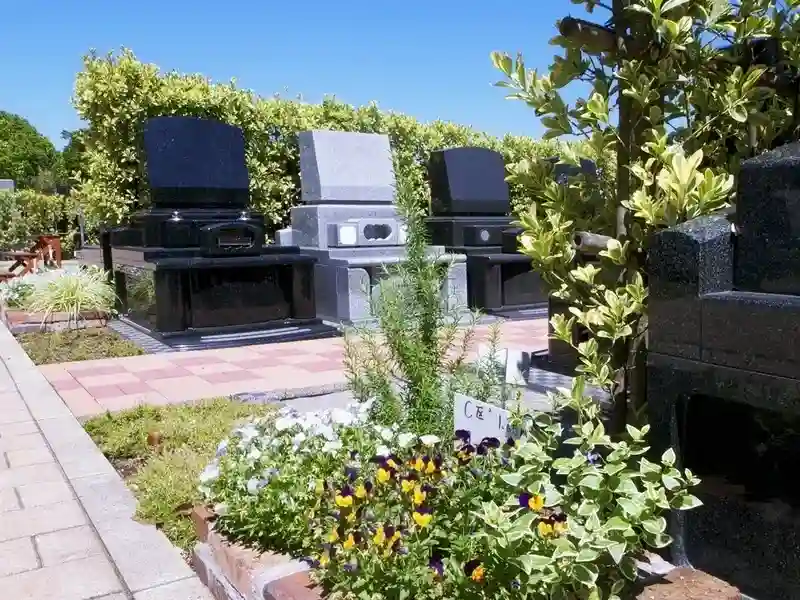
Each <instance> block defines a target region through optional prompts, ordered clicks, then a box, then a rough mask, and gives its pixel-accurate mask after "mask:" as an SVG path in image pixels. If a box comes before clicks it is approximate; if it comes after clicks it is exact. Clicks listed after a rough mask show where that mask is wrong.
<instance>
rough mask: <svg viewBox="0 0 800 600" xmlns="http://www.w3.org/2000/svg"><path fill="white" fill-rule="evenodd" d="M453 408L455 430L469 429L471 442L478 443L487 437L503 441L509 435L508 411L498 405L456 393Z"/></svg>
mask: <svg viewBox="0 0 800 600" xmlns="http://www.w3.org/2000/svg"><path fill="white" fill-rule="evenodd" d="M454 410H455V414H454V415H453V416H454V419H453V421H454V423H455V429H456V431H458V430H459V429H464V430H466V431H469V432H470V434H471V438H472V443H473V444H478V443H480V441H481V440H482V439H483V438H487V437H493V438H497V439H498V440H500V441H501V442H505V440H506V439H507V438H508V437H509V435H510V427H509V416H510V413H509V411H507V410H505V409H503V408H500V407H499V406H494V405H493V404H487V403H486V402H481V401H480V400H475V399H474V398H470V397H469V396H463V395H461V394H457V395H456V398H455V407H454Z"/></svg>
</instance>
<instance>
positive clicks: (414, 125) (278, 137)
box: [74, 49, 561, 226]
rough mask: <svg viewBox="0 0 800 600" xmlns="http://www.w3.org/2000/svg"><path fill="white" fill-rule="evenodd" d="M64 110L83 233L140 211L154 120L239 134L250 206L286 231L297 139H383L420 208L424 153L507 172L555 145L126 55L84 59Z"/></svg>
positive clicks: (517, 196) (294, 188)
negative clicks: (282, 93) (240, 83)
mask: <svg viewBox="0 0 800 600" xmlns="http://www.w3.org/2000/svg"><path fill="white" fill-rule="evenodd" d="M74 103H75V107H76V108H77V110H78V113H79V115H80V117H81V118H82V119H84V120H85V121H86V122H87V123H88V125H89V126H88V128H87V129H86V131H85V132H82V142H83V143H84V144H85V145H86V152H85V155H84V157H83V161H82V165H81V166H82V168H83V169H84V170H85V172H83V173H82V181H81V183H80V184H79V186H78V189H77V194H78V197H79V199H80V202H81V204H82V206H83V209H84V212H85V216H86V218H87V222H88V224H89V226H92V225H97V224H101V223H112V224H114V223H119V222H121V221H122V220H123V219H124V218H125V217H126V216H127V215H128V214H130V212H132V211H133V210H135V209H136V208H138V207H140V206H141V205H143V204H146V202H147V195H146V189H145V186H144V181H143V179H142V176H141V169H140V162H141V152H140V147H139V136H140V132H141V129H142V125H143V123H144V121H145V120H146V119H147V118H149V117H154V116H159V115H184V116H197V117H207V118H214V119H218V120H220V121H223V122H226V123H230V124H233V125H237V126H238V127H241V128H242V130H243V131H244V134H245V139H246V142H247V164H248V168H249V172H250V188H251V199H252V204H253V206H254V208H256V209H258V210H261V211H263V212H264V213H265V215H266V216H267V220H268V222H270V223H272V224H273V225H275V226H280V225H283V224H285V223H286V221H287V216H288V211H289V209H290V208H291V207H292V206H293V205H295V204H296V203H297V202H298V201H299V196H300V179H299V161H298V150H297V142H296V134H297V133H298V132H299V131H304V130H309V129H335V130H345V131H360V132H377V133H385V134H388V136H389V138H390V139H391V143H392V148H393V151H394V163H395V172H396V175H397V179H398V184H403V185H406V186H410V189H411V190H412V191H413V193H414V194H415V195H416V196H417V197H418V198H419V199H420V202H425V201H426V200H427V198H428V189H427V185H426V183H425V175H424V173H425V169H424V164H425V161H426V160H427V158H428V155H429V154H430V152H431V151H432V150H435V149H439V148H442V147H448V146H459V145H476V146H483V147H489V148H494V149H497V150H499V151H501V152H502V153H503V154H504V156H505V158H506V161H507V162H508V163H514V162H518V161H520V160H522V159H524V158H535V157H548V156H553V155H555V154H557V153H558V152H559V149H560V148H561V143H560V142H555V141H548V142H541V141H537V140H534V139H532V138H528V137H523V136H511V135H507V136H505V137H504V138H502V139H498V138H495V137H492V136H489V135H486V134H484V133H481V132H478V131H475V130H473V129H470V128H469V127H465V126H462V125H456V124H453V123H445V122H441V121H436V122H433V123H430V124H423V123H420V122H419V121H417V120H416V119H414V118H412V117H409V116H406V115H402V114H396V113H391V112H385V111H381V110H379V109H378V107H377V106H375V105H374V104H371V105H368V106H362V107H357V108H356V107H353V106H350V105H347V104H344V103H342V102H339V101H337V100H335V99H333V98H328V99H326V100H325V101H324V102H322V103H321V104H307V103H304V102H301V101H297V100H287V99H283V98H280V97H277V96H276V97H272V98H261V97H258V96H256V95H255V94H253V93H252V92H250V91H247V90H243V89H240V88H238V87H237V85H236V82H235V81H231V82H230V83H227V84H214V83H212V82H211V81H209V80H208V79H207V78H205V77H203V76H202V75H181V74H178V73H174V72H173V73H162V72H161V71H159V69H158V67H157V66H155V65H152V64H145V63H142V62H140V61H139V60H138V59H137V58H136V56H135V55H134V54H133V52H131V51H130V50H127V49H123V50H121V51H120V52H119V53H117V54H109V55H107V56H98V55H96V54H94V53H92V54H89V55H88V56H86V57H85V59H84V69H83V71H81V72H80V73H79V74H78V77H77V81H76V86H75V98H74ZM512 187H513V189H512V195H513V197H514V200H515V201H516V202H517V203H525V202H526V200H525V198H526V196H525V194H524V193H523V192H522V191H521V187H520V186H512Z"/></svg>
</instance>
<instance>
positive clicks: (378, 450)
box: [375, 445, 392, 456]
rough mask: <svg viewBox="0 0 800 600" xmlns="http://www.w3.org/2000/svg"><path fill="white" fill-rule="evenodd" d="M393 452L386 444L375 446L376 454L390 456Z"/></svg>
mask: <svg viewBox="0 0 800 600" xmlns="http://www.w3.org/2000/svg"><path fill="white" fill-rule="evenodd" d="M391 453H392V451H391V450H389V448H387V447H386V446H384V445H380V446H378V447H377V448H375V456H389V455H390V454H391Z"/></svg>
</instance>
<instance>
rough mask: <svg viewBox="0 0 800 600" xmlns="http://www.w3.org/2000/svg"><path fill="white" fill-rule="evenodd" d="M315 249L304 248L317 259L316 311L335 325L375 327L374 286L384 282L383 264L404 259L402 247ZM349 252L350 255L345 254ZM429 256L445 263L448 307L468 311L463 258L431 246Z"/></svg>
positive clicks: (466, 314)
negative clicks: (373, 310)
mask: <svg viewBox="0 0 800 600" xmlns="http://www.w3.org/2000/svg"><path fill="white" fill-rule="evenodd" d="M376 250H377V249H373V248H369V249H366V248H365V249H354V250H347V251H345V250H341V251H334V250H317V249H313V248H305V249H304V252H306V253H308V254H311V255H312V256H317V257H318V258H319V259H320V260H319V261H318V262H317V264H316V266H315V268H314V284H315V287H316V298H317V314H318V316H319V317H320V318H321V319H322V320H323V321H326V322H329V323H333V324H335V325H337V326H340V327H341V326H344V327H347V326H367V327H369V326H375V325H377V319H376V318H375V316H374V315H373V314H372V304H373V299H374V297H375V291H376V290H375V288H376V286H378V285H381V282H382V281H386V276H385V273H384V267H385V266H388V265H395V264H398V263H400V262H402V261H404V260H405V259H406V250H405V248H404V247H402V246H401V247H394V248H390V247H387V248H381V249H380V250H378V255H377V256H376ZM348 255H349V256H348ZM429 255H430V257H431V259H432V260H435V261H436V262H437V263H439V264H443V265H444V264H446V265H447V277H446V278H445V280H444V285H443V288H442V299H443V301H446V302H447V303H448V308H449V309H450V310H454V311H458V312H461V313H463V315H464V319H466V317H467V316H468V314H469V311H468V308H467V270H466V262H465V261H466V257H465V256H463V255H458V254H445V253H444V252H443V250H442V249H441V248H436V247H430V248H429Z"/></svg>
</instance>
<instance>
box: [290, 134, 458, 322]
mask: <svg viewBox="0 0 800 600" xmlns="http://www.w3.org/2000/svg"><path fill="white" fill-rule="evenodd" d="M298 141H299V145H300V179H301V184H302V201H303V205H302V206H295V207H294V208H292V211H291V227H290V228H288V229H284V230H282V231H280V232H278V239H279V241H280V243H282V244H296V245H298V246H300V248H301V249H302V251H303V252H304V253H306V254H309V255H311V256H314V257H315V258H316V259H317V263H316V266H315V268H314V273H315V275H314V280H315V285H316V297H317V312H318V314H319V316H320V317H321V318H322V319H324V320H326V321H329V322H332V323H335V324H337V325H355V324H359V325H360V324H370V323H374V316H373V314H372V302H371V297H372V294H373V293H374V288H375V286H377V285H380V283H381V280H382V279H383V278H384V276H385V274H386V273H385V269H384V267H385V266H386V265H390V264H396V263H398V262H400V261H402V260H403V259H404V257H405V255H406V249H405V242H406V226H405V224H404V222H403V220H402V218H401V217H400V215H399V214H398V212H397V208H396V206H395V205H394V199H395V177H394V167H393V165H392V154H391V148H390V146H389V138H388V136H386V135H382V134H371V133H351V132H343V131H306V132H302V133H300V134H299V135H298ZM429 251H430V254H431V257H432V258H434V259H435V260H438V261H441V262H442V263H446V264H447V268H448V273H447V279H446V281H445V284H444V286H443V289H442V298H443V301H446V302H448V303H449V306H450V307H451V308H455V309H459V308H460V307H463V308H464V309H465V310H466V306H467V298H466V264H465V260H466V259H465V257H464V256H463V255H458V254H446V253H445V250H444V248H441V247H435V246H433V247H430V249H429Z"/></svg>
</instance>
